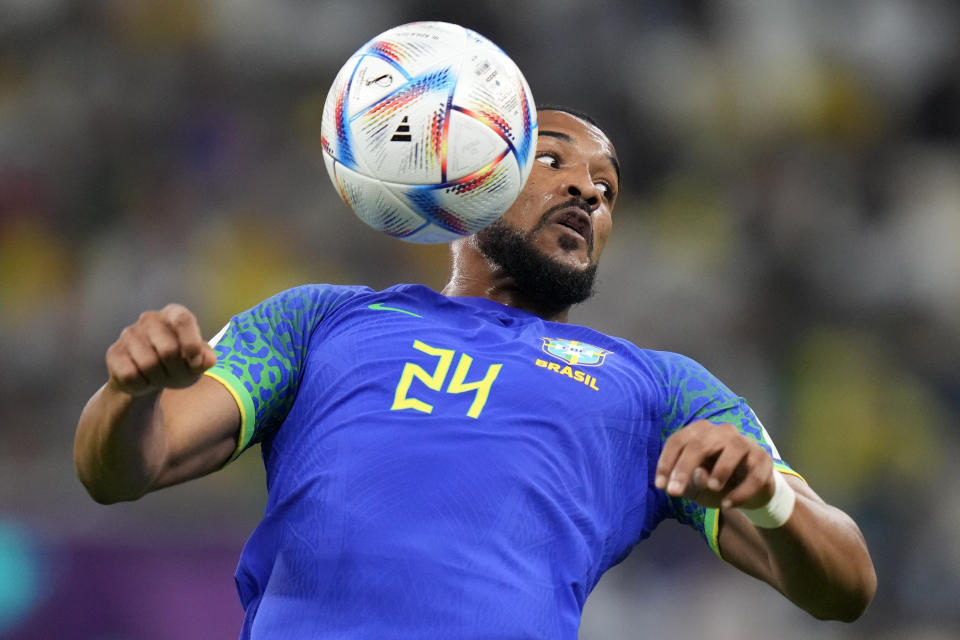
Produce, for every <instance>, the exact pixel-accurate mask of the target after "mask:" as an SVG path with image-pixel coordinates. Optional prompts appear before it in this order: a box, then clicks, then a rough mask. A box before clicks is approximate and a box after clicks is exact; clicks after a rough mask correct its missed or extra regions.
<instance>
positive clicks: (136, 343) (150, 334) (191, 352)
mask: <svg viewBox="0 0 960 640" xmlns="http://www.w3.org/2000/svg"><path fill="white" fill-rule="evenodd" d="M214 364H216V354H215V353H214V351H213V349H211V348H210V346H209V345H208V344H207V343H206V342H205V341H204V340H203V337H202V336H201V334H200V327H199V325H198V324H197V319H196V317H194V315H193V314H192V313H190V311H189V310H188V309H186V308H185V307H183V306H181V305H176V304H171V305H167V306H166V307H164V309H163V310H162V311H146V312H144V313H143V314H141V315H140V318H139V319H138V320H137V322H135V323H134V324H132V325H131V326H129V327H127V328H126V329H124V330H123V332H122V333H121V334H120V338H119V339H118V340H117V342H116V343H114V344H113V345H112V346H111V347H110V349H108V350H107V369H108V371H109V373H110V379H111V380H112V381H114V384H115V386H117V387H118V388H120V389H121V390H123V391H125V392H127V393H133V394H136V395H139V394H142V393H146V392H148V391H151V390H156V389H161V388H165V387H176V388H182V387H187V386H189V385H191V384H193V383H194V382H196V380H197V378H198V377H199V376H200V374H202V373H203V371H205V370H206V369H208V368H210V367H212V366H213V365H214Z"/></svg>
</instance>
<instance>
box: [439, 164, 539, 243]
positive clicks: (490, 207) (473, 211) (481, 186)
mask: <svg viewBox="0 0 960 640" xmlns="http://www.w3.org/2000/svg"><path fill="white" fill-rule="evenodd" d="M522 187H523V183H522V182H521V181H520V170H519V168H518V166H517V161H516V158H515V157H514V155H513V154H512V153H509V152H508V151H506V150H505V151H504V152H503V154H502V155H501V156H500V158H498V159H496V160H494V161H493V162H491V163H490V164H488V165H486V166H485V167H482V168H481V169H480V170H478V171H476V172H474V173H472V174H470V175H468V176H464V177H463V178H460V179H458V180H456V181H454V182H452V183H448V185H446V186H445V187H443V188H441V189H436V190H435V191H434V194H435V196H434V197H435V201H436V203H437V206H439V207H440V208H442V209H444V210H445V211H453V212H456V216H457V217H458V218H459V220H460V221H461V225H462V228H463V229H464V231H465V234H464V235H469V234H473V233H476V232H477V231H480V230H481V229H483V228H484V227H486V226H487V225H489V224H490V223H492V222H493V221H494V220H496V219H497V218H499V217H500V216H501V215H503V213H504V212H505V211H506V210H507V209H509V208H510V205H512V204H513V201H514V200H516V199H517V195H519V193H520V189H521V188H522Z"/></svg>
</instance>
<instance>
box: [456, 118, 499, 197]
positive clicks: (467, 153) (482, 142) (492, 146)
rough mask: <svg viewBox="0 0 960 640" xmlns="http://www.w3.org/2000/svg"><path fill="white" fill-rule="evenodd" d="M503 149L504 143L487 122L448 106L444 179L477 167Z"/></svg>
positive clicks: (480, 167)
mask: <svg viewBox="0 0 960 640" xmlns="http://www.w3.org/2000/svg"><path fill="white" fill-rule="evenodd" d="M506 150H507V143H506V142H505V141H504V140H503V138H501V137H500V136H499V135H498V134H497V132H495V131H494V130H493V129H492V128H491V127H490V126H488V125H487V124H486V123H484V122H482V121H480V120H477V119H476V118H473V117H471V116H469V115H467V114H464V113H463V112H461V111H458V110H456V109H451V111H450V128H449V134H448V136H447V180H456V179H457V178H462V177H464V176H467V175H469V174H471V173H473V172H475V171H479V170H480V169H482V168H483V167H485V166H487V165H488V164H490V163H491V161H493V160H495V159H496V158H498V157H499V156H501V155H502V154H503V152H504V151H506Z"/></svg>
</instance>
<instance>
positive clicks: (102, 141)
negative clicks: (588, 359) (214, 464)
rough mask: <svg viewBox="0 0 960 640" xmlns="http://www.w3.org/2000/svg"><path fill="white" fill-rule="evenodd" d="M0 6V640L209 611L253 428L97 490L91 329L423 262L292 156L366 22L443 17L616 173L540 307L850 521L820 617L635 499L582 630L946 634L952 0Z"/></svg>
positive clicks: (949, 590) (132, 628)
mask: <svg viewBox="0 0 960 640" xmlns="http://www.w3.org/2000/svg"><path fill="white" fill-rule="evenodd" d="M448 4H449V6H445V7H442V8H441V9H438V8H437V6H436V5H437V3H435V2H426V1H415V0H403V1H399V0H397V1H392V2H377V1H375V0H338V1H327V2H320V1H317V2H302V1H299V0H272V1H269V2H267V1H260V0H203V1H197V0H95V1H89V0H88V1H83V0H0V412H2V413H0V416H2V420H0V434H2V440H0V442H2V445H0V638H7V637H9V638H24V639H25V638H41V637H43V638H48V637H62V638H77V639H81V640H87V639H93V638H117V639H119V638H130V639H137V640H140V639H143V640H153V639H155V638H156V639H158V640H159V639H160V638H172V637H182V638H187V637H197V638H201V637H202V638H208V637H230V636H231V635H233V634H235V633H236V631H237V629H238V628H239V620H240V617H241V612H240V606H239V602H238V601H237V599H236V596H235V594H234V593H233V585H232V577H231V576H232V569H233V566H234V565H235V562H236V558H237V556H238V555H239V551H240V548H241V546H242V544H243V540H244V539H245V537H246V535H247V534H249V532H250V531H251V530H252V528H253V526H254V525H255V523H256V521H257V519H258V516H259V515H260V513H262V507H263V503H264V499H265V489H264V487H263V472H262V470H261V469H260V466H259V464H260V463H259V456H258V453H257V451H253V452H250V453H247V454H245V455H244V456H242V457H241V459H240V460H238V461H237V462H236V463H234V464H232V465H231V466H230V467H228V468H227V469H225V470H224V471H223V472H220V473H218V474H214V475H213V476H210V477H208V478H205V479H203V480H201V481H198V482H194V483H191V484H188V485H185V486H182V487H177V488H174V489H171V490H168V491H165V492H162V493H159V494H156V495H152V496H149V497H147V498H145V499H144V500H142V501H140V502H138V503H133V504H125V505H117V506H112V507H102V506H99V505H96V504H94V503H93V502H92V501H90V500H89V498H88V497H87V496H86V495H85V493H84V491H83V489H82V487H81V486H80V485H79V483H78V481H77V480H76V478H75V475H74V472H73V464H72V457H71V451H72V444H73V430H74V427H75V424H76V419H77V417H78V415H79V412H80V410H81V408H82V406H83V403H84V402H85V400H86V398H88V397H89V395H90V394H91V393H92V392H93V391H94V390H95V389H96V388H97V387H98V386H99V385H100V384H102V382H103V381H104V377H105V367H104V364H103V354H104V352H105V350H106V347H107V346H108V345H109V344H110V343H111V342H112V341H113V340H114V339H115V338H116V336H117V335H118V334H119V332H120V330H121V329H122V328H123V327H124V326H126V325H127V324H130V323H131V322H133V321H134V320H135V319H136V317H137V315H138V314H139V313H140V312H141V311H143V310H145V309H150V308H159V307H162V306H163V305H165V304H166V303H168V302H171V301H178V302H181V303H184V304H186V305H187V306H188V307H190V308H191V309H193V310H194V311H195V312H196V313H197V315H198V317H199V319H200V323H201V326H202V328H203V329H204V331H205V332H206V333H207V334H208V335H213V334H214V333H215V332H216V331H217V330H218V329H219V328H220V327H221V326H222V325H223V324H224V323H225V322H226V321H227V320H228V318H229V317H230V316H231V315H232V314H233V313H236V312H237V311H240V310H242V309H245V308H247V307H249V306H251V305H252V304H254V303H256V302H258V301H259V300H260V299H262V298H264V297H266V296H267V295H270V294H272V293H274V292H276V291H278V290H280V289H284V288H287V287H289V286H293V285H297V284H301V283H304V282H330V283H337V284H368V285H370V286H372V287H374V288H382V287H385V286H389V285H391V284H393V283H395V282H399V281H408V282H422V283H424V284H427V285H430V286H432V287H434V288H440V287H442V285H443V283H444V277H445V274H446V269H447V254H446V248H445V247H444V246H415V245H409V244H405V243H401V242H398V241H395V240H392V239H389V238H387V237H386V236H383V235H381V234H378V233H377V232H374V231H372V230H370V229H369V228H367V227H365V226H364V225H363V224H362V223H361V222H359V221H358V220H357V219H356V218H355V217H354V216H352V215H351V214H350V213H349V211H348V210H347V209H346V207H345V206H344V205H343V204H342V203H341V202H340V200H339V199H338V198H337V196H336V193H335V192H334V190H333V189H332V188H331V185H330V182H329V179H328V178H327V175H326V172H325V170H324V167H323V162H322V159H321V155H320V141H319V140H320V136H319V128H320V116H321V111H322V106H323V101H324V98H325V96H326V90H327V87H328V86H329V83H330V82H331V81H332V79H333V76H334V74H335V73H336V71H337V70H338V69H339V67H340V65H341V64H342V63H343V62H344V61H345V60H346V58H347V57H348V56H349V55H350V54H351V53H352V52H353V51H354V50H355V49H357V48H358V47H359V46H360V45H361V44H362V43H363V42H365V41H366V40H367V39H369V38H371V37H373V36H374V35H376V34H377V33H379V32H381V31H383V30H385V29H387V28H389V27H391V26H394V25H396V24H400V23H403V22H409V21H411V20H415V19H444V20H447V21H451V22H458V23H460V24H463V25H464V26H468V27H471V28H473V29H476V30H477V31H479V32H480V33H482V34H484V35H486V36H487V37H489V38H491V39H492V40H494V41H495V42H496V43H497V44H499V45H500V46H501V47H502V48H504V49H505V50H506V51H507V53H508V54H510V55H511V56H512V57H513V58H514V60H515V61H516V62H517V63H518V64H519V66H520V67H521V69H523V71H524V73H525V75H526V77H527V79H528V81H529V83H530V85H531V88H532V90H533V93H534V97H535V99H536V100H538V101H541V102H543V103H547V102H549V103H561V104H566V105H569V106H571V107H574V108H577V109H582V110H585V111H587V112H589V113H591V114H592V115H594V116H595V117H596V118H597V119H598V120H599V122H600V123H601V125H602V126H603V128H604V129H605V130H606V131H607V133H608V134H609V135H610V137H611V138H612V139H613V141H614V144H615V145H616V147H617V150H618V153H619V156H620V162H621V164H622V166H623V171H624V173H623V183H622V192H621V196H620V200H619V204H618V206H617V210H616V212H615V216H614V230H613V235H612V237H611V240H610V241H609V243H608V245H607V250H606V253H605V254H604V257H603V260H602V263H601V267H600V280H599V290H598V293H597V295H596V297H595V298H594V299H593V300H592V301H590V302H588V303H587V304H585V305H583V306H582V307H578V308H576V309H575V310H574V312H573V314H572V318H571V319H572V321H574V322H577V323H580V324H586V325H589V326H591V327H593V328H596V329H598V330H601V331H604V332H606V333H610V334H613V335H618V336H622V337H624V338H628V339H630V340H632V341H633V342H635V343H636V344H638V345H640V346H644V347H650V348H656V349H665V350H671V351H679V352H682V353H685V354H687V355H690V356H692V357H694V358H695V359H697V360H699V361H700V362H702V363H703V364H704V365H706V366H707V367H708V368H709V369H711V370H712V371H713V372H714V373H715V374H717V375H718V376H719V377H720V378H721V379H723V380H724V381H725V382H726V383H727V384H728V386H730V387H731V388H733V389H734V390H736V391H737V392H738V393H740V394H741V395H743V396H744V397H746V398H747V399H748V401H749V402H750V403H751V405H752V406H753V408H754V409H755V410H756V412H757V413H758V415H759V416H760V418H761V419H762V420H763V422H764V424H765V425H766V427H767V430H768V431H769V432H770V433H771V434H772V436H773V438H774V440H775V442H776V443H777V445H778V448H779V449H780V452H781V453H782V454H783V456H784V458H785V459H786V460H787V461H788V462H789V463H790V464H791V465H792V466H793V467H794V468H795V469H797V470H798V471H799V472H800V473H801V474H803V475H804V476H805V477H806V478H807V480H808V481H809V482H810V484H811V486H812V487H813V488H814V489H815V490H816V491H817V492H819V493H820V495H821V496H823V497H824V498H825V499H827V500H828V501H829V502H831V503H833V504H836V505H838V506H840V507H841V508H843V509H844V510H846V511H848V512H849V513H850V514H851V515H853V516H854V518H855V519H856V520H857V522H858V523H859V524H860V526H861V528H862V529H863V532H864V534H865V536H866V538H867V541H868V544H869V546H870V549H871V552H872V554H873V557H874V561H875V563H876V566H877V570H878V574H879V581H880V586H879V591H878V594H877V597H876V600H875V602H874V605H873V606H872V608H871V609H870V610H869V611H868V613H867V614H866V615H865V616H864V618H863V619H862V620H861V621H860V622H858V623H856V624H854V625H849V626H848V625H842V624H839V623H819V622H816V621H814V620H812V619H811V618H809V617H808V616H806V615H805V614H803V613H802V612H799V611H796V610H795V609H794V608H793V607H792V605H790V604H789V603H787V602H786V601H785V600H783V599H782V598H781V597H780V596H779V595H777V594H775V593H773V592H772V590H770V589H768V588H766V587H764V586H762V585H759V584H758V583H756V582H755V581H752V580H751V579H749V578H746V577H744V576H741V575H739V574H738V573H737V572H736V571H735V570H733V569H732V568H730V567H728V566H726V565H724V564H723V563H722V562H719V561H717V560H716V559H715V558H713V557H712V554H711V553H710V552H709V550H708V549H707V548H706V546H705V545H703V544H702V542H701V541H700V540H699V539H698V538H697V536H696V535H695V534H693V532H691V531H687V530H685V529H683V528H681V527H679V526H675V525H669V524H668V525H664V526H663V527H662V529H661V530H659V531H657V532H655V533H654V535H653V537H652V539H651V540H650V541H647V542H645V543H644V544H642V545H640V546H639V547H638V548H637V549H636V551H635V552H634V554H633V555H632V556H631V557H630V558H629V559H628V560H627V561H626V562H625V563H624V564H623V565H621V566H620V567H617V568H616V569H614V570H613V571H612V572H611V573H610V575H608V576H607V578H606V579H605V580H603V581H601V583H600V586H599V587H598V589H597V591H596V592H595V593H594V595H593V596H592V597H591V599H590V600H589V601H588V604H587V607H586V611H585V616H584V624H583V628H582V631H581V637H582V638H598V639H600V638H602V639H608V638H609V639H612V638H633V637H660V638H691V637H704V636H707V635H708V634H709V636H710V637H714V638H720V639H723V638H761V637H771V638H772V637H775V638H811V637H824V638H882V639H891V640H892V639H894V638H897V639H899V638H911V639H917V638H920V639H931V640H933V639H936V640H939V639H941V638H943V639H944V640H946V639H948V638H956V637H958V636H960V546H958V545H957V544H956V542H955V535H956V531H957V530H958V529H960V478H958V476H957V474H956V473H953V472H952V468H953V464H952V462H953V461H954V460H955V459H956V458H957V455H958V453H960V437H958V433H960V432H958V429H957V426H956V423H957V421H958V418H960V144H958V143H960V38H958V36H957V34H958V33H960V5H957V4H956V3H951V2H948V1H947V0H942V1H940V0H876V1H874V2H856V1H855V0H840V1H837V0H762V1H761V0H754V1H751V0H685V1H678V0H644V1H634V0H596V1H593V2H576V1H574V0H553V1H552V2H547V1H545V0H528V1H523V2H509V3H507V2H476V3H448Z"/></svg>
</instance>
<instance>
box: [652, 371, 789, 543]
mask: <svg viewBox="0 0 960 640" xmlns="http://www.w3.org/2000/svg"><path fill="white" fill-rule="evenodd" d="M663 367H664V374H665V375H666V378H667V381H666V387H665V388H666V390H667V396H666V406H665V415H664V420H663V427H662V429H661V432H660V447H661V450H662V448H663V445H664V443H665V442H666V441H667V438H669V437H670V436H671V435H672V434H673V433H675V432H676V431H678V430H679V429H681V428H683V427H684V426H686V425H688V424H690V423H691V422H694V421H696V420H708V421H710V422H712V423H714V424H721V423H725V422H727V423H730V424H732V425H733V426H734V427H736V428H737V430H738V431H740V433H742V434H743V435H745V436H747V437H748V438H751V439H753V440H754V441H756V442H757V444H759V445H760V446H761V447H763V449H765V450H766V452H767V453H768V454H770V457H771V458H773V467H774V469H775V470H776V471H779V472H781V473H789V474H792V475H798V474H797V473H796V472H795V471H794V470H793V469H791V468H790V466H789V465H788V464H787V463H786V462H784V461H783V459H782V458H781V457H780V453H779V451H777V447H776V445H774V443H773V440H772V439H771V438H770V435H769V434H768V433H767V430H766V429H764V427H763V425H762V424H761V423H760V420H759V419H758V418H757V416H756V414H755V413H754V412H753V410H752V409H751V408H750V407H749V405H748V404H747V402H746V401H745V400H744V399H743V398H741V397H739V396H737V395H736V394H734V393H733V392H732V391H730V389H728V388H727V387H726V385H724V384H723V383H722V382H721V381H720V380H718V379H717V378H716V377H715V376H714V375H713V374H711V373H710V372H709V371H707V370H706V369H705V368H704V367H703V366H702V365H700V364H699V363H697V362H695V361H694V360H691V359H690V358H687V357H685V356H681V355H677V354H669V357H667V358H666V359H665V360H664V362H663ZM668 502H669V511H670V515H671V516H672V517H673V518H675V519H676V520H678V521H680V522H682V523H684V524H687V525H689V526H691V527H693V528H694V529H696V530H697V531H698V532H700V534H701V535H703V537H704V538H705V539H706V541H707V544H709V545H710V548H711V549H713V551H714V553H716V554H717V555H718V556H719V555H720V548H719V543H718V536H719V533H720V531H719V524H720V522H719V509H710V508H707V507H703V506H700V505H698V504H696V503H695V502H693V501H691V500H688V499H686V498H682V497H680V498H674V497H671V498H669V499H668Z"/></svg>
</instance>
